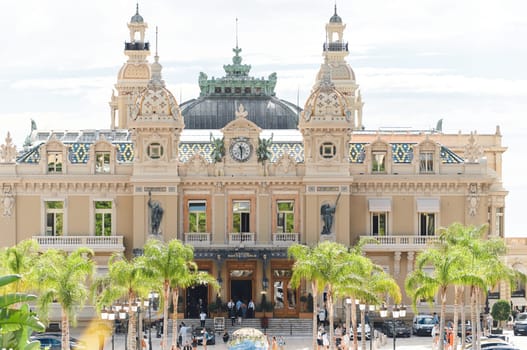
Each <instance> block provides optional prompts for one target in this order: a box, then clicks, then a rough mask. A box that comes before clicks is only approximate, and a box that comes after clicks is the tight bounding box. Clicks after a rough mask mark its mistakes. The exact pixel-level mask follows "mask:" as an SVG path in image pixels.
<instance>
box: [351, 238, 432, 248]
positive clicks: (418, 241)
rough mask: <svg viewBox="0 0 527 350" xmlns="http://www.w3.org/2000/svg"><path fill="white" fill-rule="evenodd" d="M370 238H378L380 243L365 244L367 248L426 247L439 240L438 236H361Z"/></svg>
mask: <svg viewBox="0 0 527 350" xmlns="http://www.w3.org/2000/svg"><path fill="white" fill-rule="evenodd" d="M361 238H366V239H370V240H372V239H373V240H376V241H377V242H378V243H368V244H366V245H365V246H364V248H365V249H366V250H370V251H371V250H382V249H387V248H394V249H400V248H411V249H417V250H420V249H424V248H425V247H426V246H428V245H431V244H433V243H437V242H439V237H438V236H418V235H413V236H361Z"/></svg>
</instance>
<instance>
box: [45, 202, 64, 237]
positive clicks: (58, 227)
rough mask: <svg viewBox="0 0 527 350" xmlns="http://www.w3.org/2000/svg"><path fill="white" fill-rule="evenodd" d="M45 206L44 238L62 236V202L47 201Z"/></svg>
mask: <svg viewBox="0 0 527 350" xmlns="http://www.w3.org/2000/svg"><path fill="white" fill-rule="evenodd" d="M45 206H46V236H62V235H63V234H64V202H62V201H47V202H46V203H45Z"/></svg>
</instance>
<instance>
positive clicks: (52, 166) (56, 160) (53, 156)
mask: <svg viewBox="0 0 527 350" xmlns="http://www.w3.org/2000/svg"><path fill="white" fill-rule="evenodd" d="M48 173H62V152H48Z"/></svg>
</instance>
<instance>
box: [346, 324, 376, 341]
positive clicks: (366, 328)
mask: <svg viewBox="0 0 527 350" xmlns="http://www.w3.org/2000/svg"><path fill="white" fill-rule="evenodd" d="M364 328H365V331H366V339H367V340H370V337H371V329H370V325H369V324H367V323H366V327H364ZM350 339H353V330H352V332H351V334H350ZM357 339H362V325H361V324H360V323H359V324H357Z"/></svg>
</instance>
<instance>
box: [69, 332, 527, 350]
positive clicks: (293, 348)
mask: <svg viewBox="0 0 527 350" xmlns="http://www.w3.org/2000/svg"><path fill="white" fill-rule="evenodd" d="M81 333H82V331H79V330H77V329H74V330H72V335H73V336H75V337H80V338H82V339H83V340H85V341H86V342H87V345H88V349H90V350H97V349H98V345H97V336H96V335H94V334H88V332H84V334H81ZM505 334H506V335H507V336H509V339H510V340H511V341H512V343H513V344H514V345H516V346H517V347H518V348H519V349H527V337H522V336H514V335H513V334H512V331H508V330H506V331H505ZM269 336H272V334H269ZM124 338H125V337H124V335H123V334H117V335H115V337H114V346H113V349H114V350H125V346H124ZM284 339H285V341H286V345H285V347H284V349H287V350H309V349H311V338H309V337H298V336H286V337H284ZM111 340H112V339H111V337H110V338H108V339H106V343H105V346H104V349H105V350H111V349H112V341H111ZM217 340H218V341H217V343H216V345H208V346H207V350H226V349H227V346H226V344H224V343H223V341H222V340H221V338H220V337H219V336H218V339H217ZM396 348H397V349H401V350H427V349H432V338H431V337H418V336H412V337H410V338H401V339H399V338H397V339H396ZM158 349H161V346H160V339H159V338H156V337H155V332H153V333H152V350H158ZM202 349H203V346H199V347H198V350H202ZM359 349H360V343H359ZM366 349H370V342H369V341H368V342H367V343H366ZM373 349H376V350H390V349H393V339H392V338H385V339H384V342H383V344H380V346H379V347H373Z"/></svg>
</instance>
